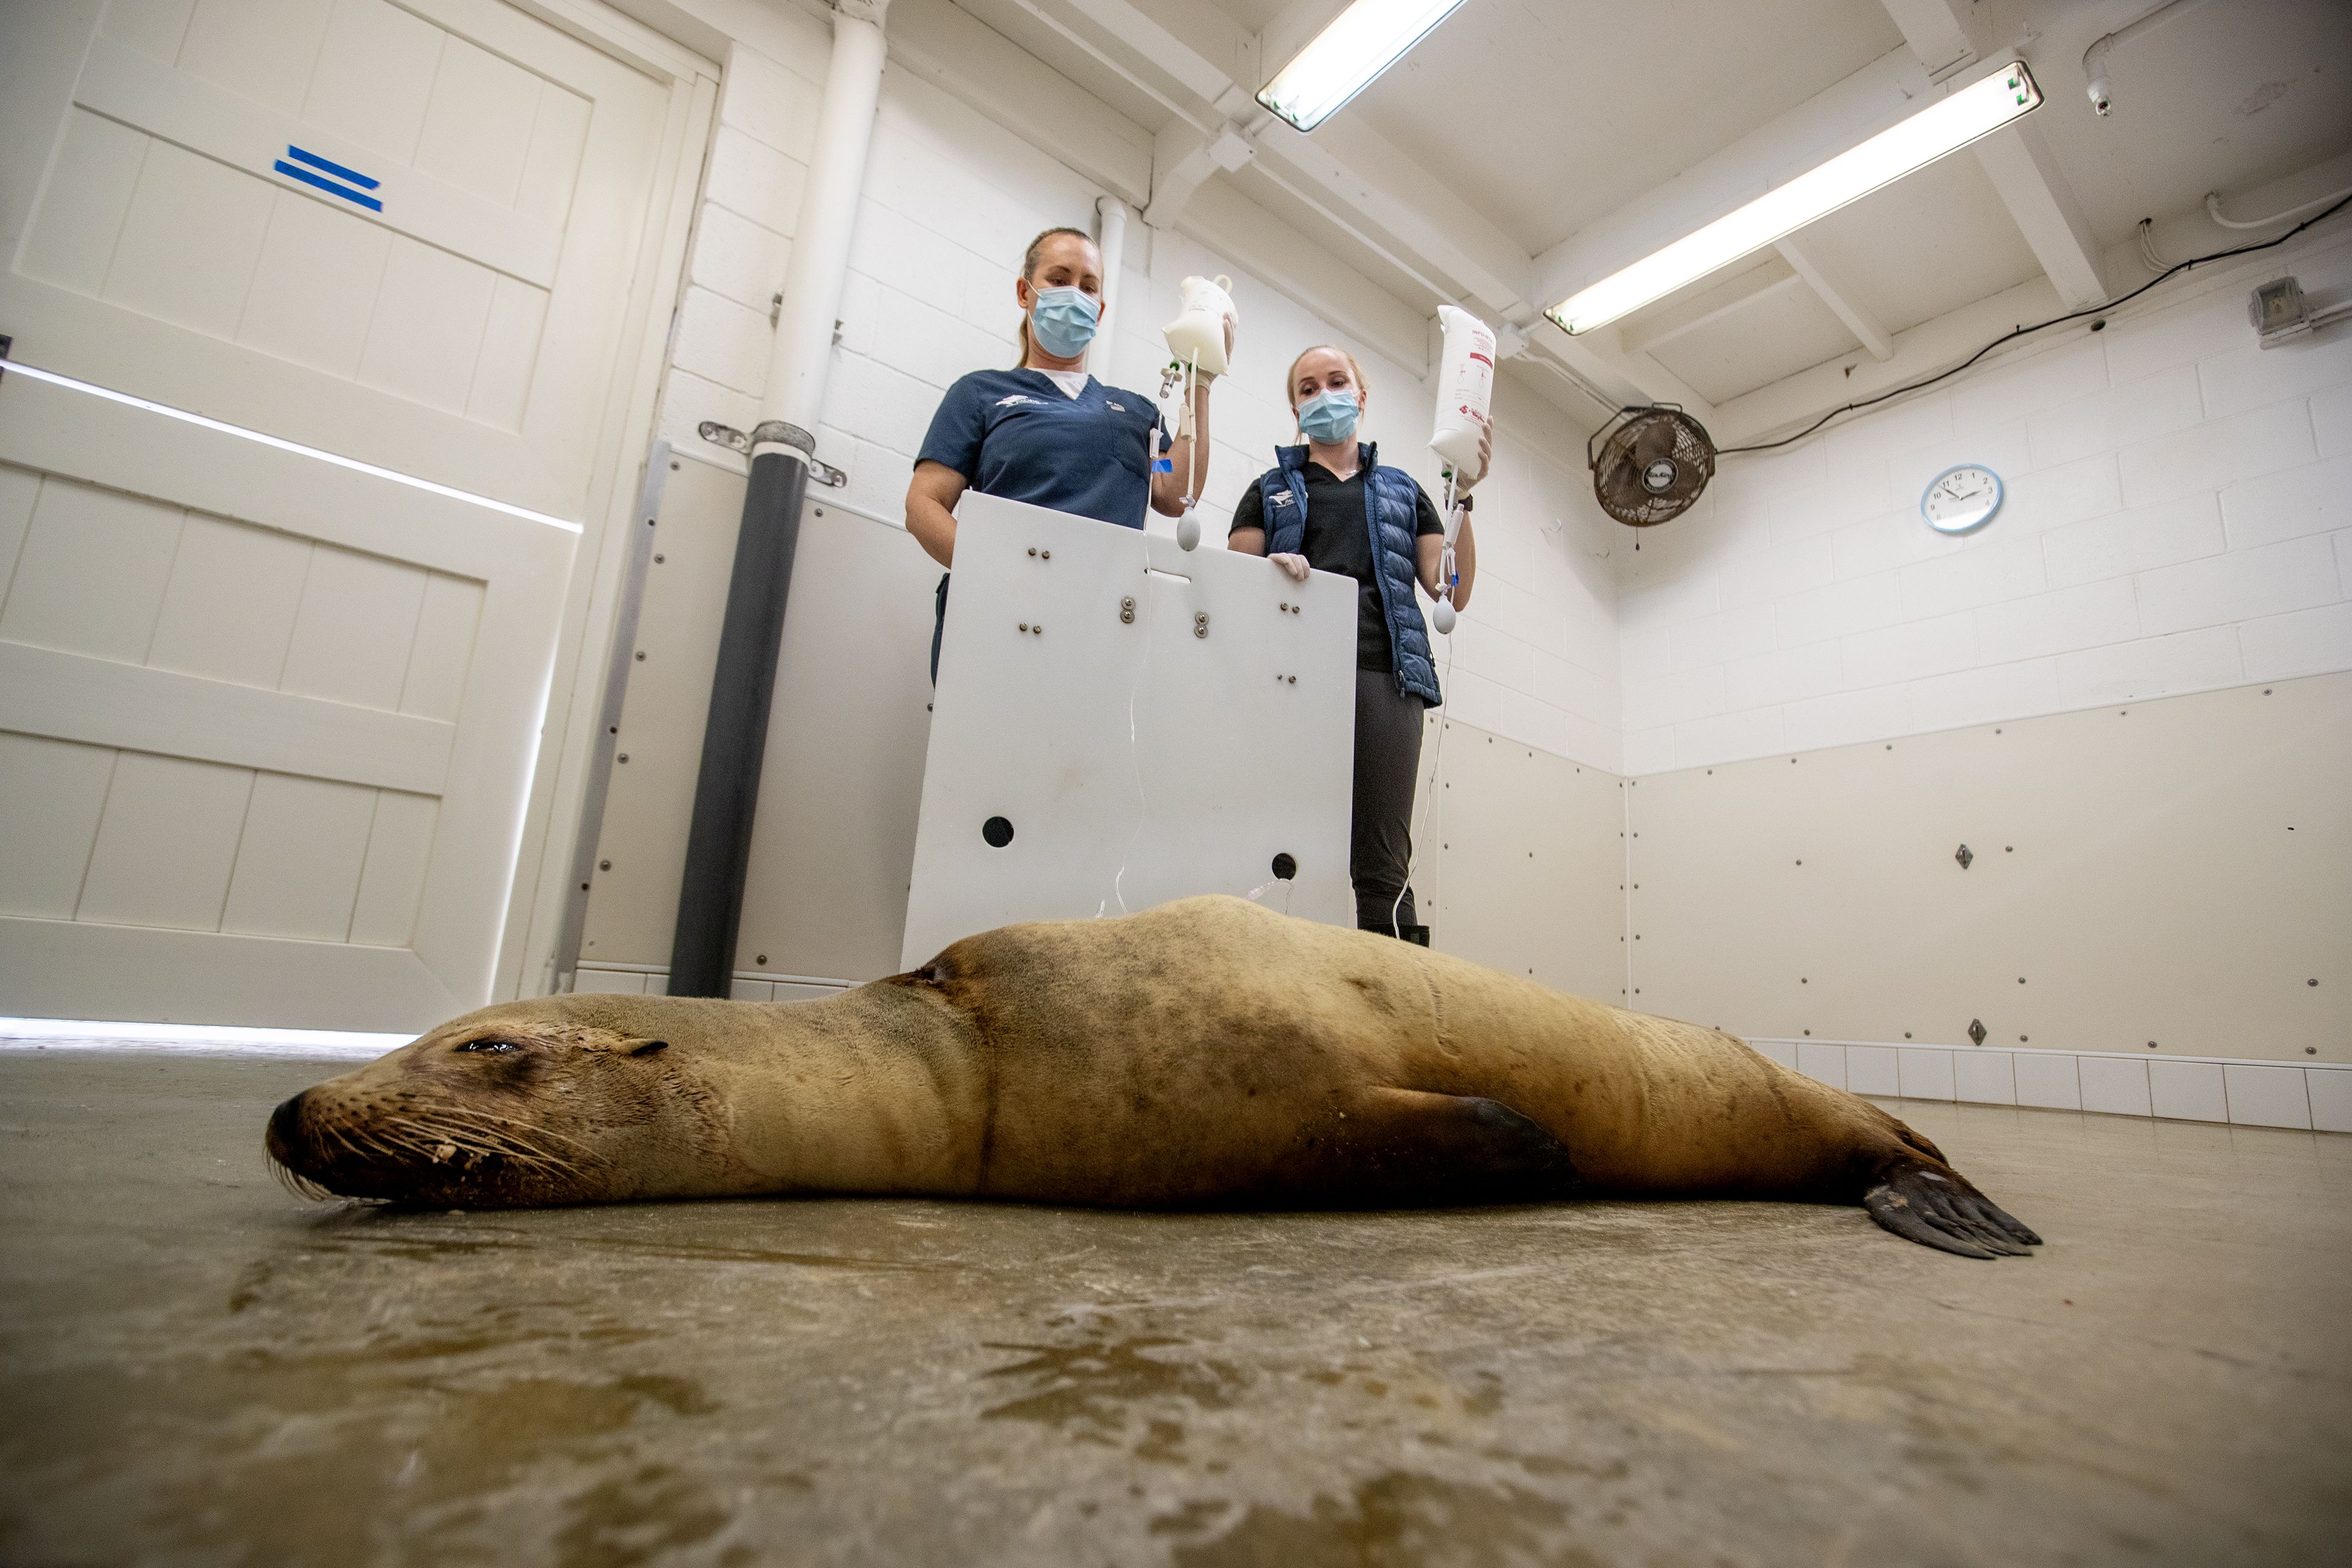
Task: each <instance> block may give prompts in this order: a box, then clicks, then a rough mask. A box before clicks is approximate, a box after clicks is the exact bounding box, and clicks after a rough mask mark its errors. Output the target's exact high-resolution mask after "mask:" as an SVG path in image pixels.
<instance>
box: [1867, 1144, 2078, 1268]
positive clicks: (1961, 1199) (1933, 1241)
mask: <svg viewBox="0 0 2352 1568" xmlns="http://www.w3.org/2000/svg"><path fill="white" fill-rule="evenodd" d="M1862 1206H1863V1207H1864V1209H1866V1210H1867V1211H1869V1214H1870V1217H1871V1218H1873V1219H1874V1220H1876V1221H1877V1222H1878V1223H1879V1224H1880V1225H1882V1226H1885V1228H1886V1229H1888V1230H1891V1231H1893V1232H1894V1233H1895V1235H1897V1236H1899V1237H1903V1238H1904V1239H1905V1240H1906V1241H1916V1242H1917V1243H1918V1244H1919V1245H1920V1246H1922V1247H1935V1248H1937V1250H1939V1251H1943V1252H1949V1253H1954V1254H1957V1255H1958V1256H1959V1257H1961V1258H2027V1257H2031V1256H2032V1254H2031V1253H2030V1252H2028V1251H2027V1248H2028V1247H2039V1246H2040V1245H2042V1238H2041V1237H2038V1236H2036V1235H2034V1234H2033V1232H2032V1230H2030V1229H2028V1228H2027V1227H2026V1226H2024V1225H2022V1224H2021V1223H2020V1222H2019V1221H2018V1220H2017V1219H2016V1217H2015V1216H2013V1215H2010V1214H2008V1213H2007V1212H2005V1211H2004V1210H2003V1209H2002V1208H2001V1207H2000V1205H1998V1204H1996V1203H1994V1202H1993V1201H1992V1200H1991V1199H1990V1198H1989V1197H1986V1196H1985V1195H1984V1194H1982V1193H1980V1192H1978V1191H1977V1190H1976V1189H1975V1188H1974V1187H1972V1186H1969V1184H1967V1183H1966V1182H1964V1181H1962V1180H1961V1179H1960V1178H1959V1177H1958V1175H1957V1174H1950V1173H1944V1172H1940V1171H1936V1170H1932V1169H1930V1168H1929V1167H1928V1166H1927V1165H1926V1164H1924V1163H1916V1162H1906V1163H1902V1164H1899V1165H1897V1166H1895V1168H1894V1169H1892V1170H1890V1171H1888V1172H1887V1173H1886V1174H1885V1177H1883V1178H1882V1179H1881V1180H1880V1181H1879V1183H1878V1184H1876V1185H1874V1186H1873V1187H1872V1188H1871V1189H1870V1190H1869V1191H1868V1192H1865V1193H1864V1194H1863V1195H1862Z"/></svg>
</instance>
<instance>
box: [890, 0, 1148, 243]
mask: <svg viewBox="0 0 2352 1568" xmlns="http://www.w3.org/2000/svg"><path fill="white" fill-rule="evenodd" d="M887 36H888V40H889V47H890V57H891V58H892V59H893V60H895V61H896V62H897V63H898V64H899V65H901V66H903V67H905V68H906V69H907V70H908V71H909V72H911V73H912V74H914V75H916V76H919V77H921V78H922V79H924V80H926V81H929V82H930V83H932V84H933V85H934V86H936V87H938V88H939V89H940V90H942V91H944V92H946V93H947V94H948V95H949V96H950V97H951V98H955V99H959V100H962V101H963V102H965V103H967V104H969V105H971V107H972V108H973V109H975V110H979V111H980V112H981V113H982V114H983V115H986V116H987V117H988V118H989V119H991V120H993V121H996V123H998V124H999V125H1002V126H1003V127H1004V128H1005V129H1007V130H1009V131H1011V132H1013V134H1014V135H1016V136H1019V137H1021V138H1022V139H1023V140H1024V141H1025V142H1030V143H1031V144H1032V145H1034V146H1038V147H1047V148H1051V149H1052V150H1053V152H1054V155H1055V157H1058V158H1060V159H1061V160H1062V161H1063V162H1064V163H1067V164H1069V166H1070V167H1071V168H1073V169H1075V170H1076V171H1077V172H1078V173H1079V174H1084V175H1085V176H1086V177H1087V179H1089V180H1092V181H1094V182H1095V184H1098V185H1100V186H1101V187H1102V188H1103V189H1104V190H1106V191H1108V192H1109V193H1110V194H1111V195H1115V196H1118V198H1119V199H1120V200H1122V201H1124V202H1126V203H1127V204H1128V205H1130V206H1142V205H1144V204H1145V203H1147V202H1149V201H1150V200H1151V174H1152V170H1151V154H1152V141H1151V137H1150V134H1149V133H1148V132H1145V131H1144V129H1143V128H1142V127H1141V126H1139V125H1138V124H1136V123H1135V122H1134V121H1131V120H1129V119H1128V118H1127V117H1126V116H1125V115H1123V114H1120V113H1119V112H1118V110H1114V109H1112V108H1111V107H1110V105H1108V104H1107V103H1105V102H1104V101H1103V100H1100V99H1098V98H1097V97H1095V95H1094V94H1092V93H1090V92H1088V91H1087V90H1086V89H1084V88H1081V87H1079V86H1078V85H1077V84H1076V82H1074V81H1072V80H1070V79H1069V78H1067V77H1066V76H1064V75H1063V74H1062V73H1061V72H1059V71H1057V70H1055V69H1054V68H1052V67H1051V66H1048V65H1046V64H1045V62H1044V61H1042V60H1040V59H1038V58H1037V57H1036V56H1034V55H1033V54H1031V53H1030V52H1029V51H1028V50H1026V49H1024V48H1021V47H1018V46H1017V45H1015V44H1013V42H1012V41H1011V40H1010V39H1008V38H1006V37H1004V36H1003V34H1002V33H999V32H997V31H996V30H995V29H994V28H992V27H990V26H986V25H984V24H982V22H980V21H978V20H977V19H975V18H974V17H973V16H971V14H970V13H969V12H967V11H964V10H962V9H961V7H959V6H957V5H954V4H952V3H951V0H892V4H891V6H890V25H889V28H888V35H887Z"/></svg>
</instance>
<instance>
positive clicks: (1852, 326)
mask: <svg viewBox="0 0 2352 1568" xmlns="http://www.w3.org/2000/svg"><path fill="white" fill-rule="evenodd" d="M1777 248H1778V249H1779V250H1780V259H1782V260H1783V261H1786V262H1787V263H1788V264H1789V265H1790V267H1792V268H1795V269H1796V272H1797V276H1798V277H1800V278H1802V279H1804V280H1805V283H1806V285H1807V286H1808V287H1809V288H1811V289H1812V291H1813V292H1814V293H1816V294H1818V295H1820V296H1821V300H1822V304H1824V305H1827V306H1828V307H1829V308H1830V310H1831V313H1832V314H1833V315H1835V316H1836V317H1837V319H1838V320H1839V321H1843V322H1844V323H1845V330H1846V331H1849V332H1852V333H1853V336H1854V341H1855V342H1859V343H1860V344H1861V345H1862V346H1863V347H1864V349H1865V350H1867V351H1868V352H1869V354H1870V357H1871V358H1873V359H1874V360H1877V361H1879V362H1880V363H1885V362H1886V361H1887V360H1891V359H1893V358H1894V357H1895V342H1894V340H1893V339H1891V338H1889V337H1888V336H1887V335H1886V329H1885V327H1883V326H1881V325H1879V324H1878V318H1877V317H1875V316H1874V315H1872V314H1871V313H1870V312H1869V311H1868V310H1864V309H1863V308H1862V306H1861V305H1860V304H1858V303H1856V302H1855V300H1854V297H1853V290H1852V289H1849V288H1847V287H1845V286H1844V285H1843V284H1841V283H1840V282H1839V281H1838V280H1837V279H1833V278H1832V277H1831V276H1830V275H1829V273H1828V271H1827V270H1826V269H1825V268H1823V267H1822V263H1821V258H1819V257H1817V256H1815V255H1814V254H1813V251H1812V249H1811V247H1810V246H1808V245H1807V244H1806V243H1805V241H1804V240H1803V238H1802V237H1801V236H1799V235H1794V234H1792V235H1790V237H1788V238H1786V239H1784V240H1782V241H1780V245H1779V247H1777Z"/></svg>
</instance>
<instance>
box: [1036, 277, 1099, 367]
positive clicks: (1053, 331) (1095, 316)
mask: <svg viewBox="0 0 2352 1568" xmlns="http://www.w3.org/2000/svg"><path fill="white" fill-rule="evenodd" d="M1101 320H1102V307H1101V306H1100V305H1097V304H1096V303H1095V301H1094V300H1093V299H1092V297H1090V296H1089V295H1087V293H1086V291H1085V290H1083V289H1038V290H1037V306H1036V309H1034V310H1032V311H1030V312H1029V330H1030V331H1031V332H1033V333H1034V334H1035V335H1036V339H1037V346H1038V347H1039V348H1041V349H1044V350H1045V352H1046V353H1049V354H1052V355H1053V356H1054V357H1055V359H1076V358H1077V356H1078V355H1080V354H1082V353H1086V352H1087V344H1088V343H1090V342H1094V341H1095V326H1096V324H1097V322H1099V321H1101Z"/></svg>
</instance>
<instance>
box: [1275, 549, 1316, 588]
mask: <svg viewBox="0 0 2352 1568" xmlns="http://www.w3.org/2000/svg"><path fill="white" fill-rule="evenodd" d="M1266 559H1267V560H1268V561H1271V562H1273V563H1275V564H1276V566H1279V567H1281V568H1282V574H1283V575H1284V576H1286V577H1287V578H1289V579H1290V580H1291V581H1292V582H1294V583H1304V582H1306V581H1307V570H1308V568H1307V557H1305V556H1304V555H1292V554H1288V553H1284V554H1281V555H1269V556H1267V557H1266Z"/></svg>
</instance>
